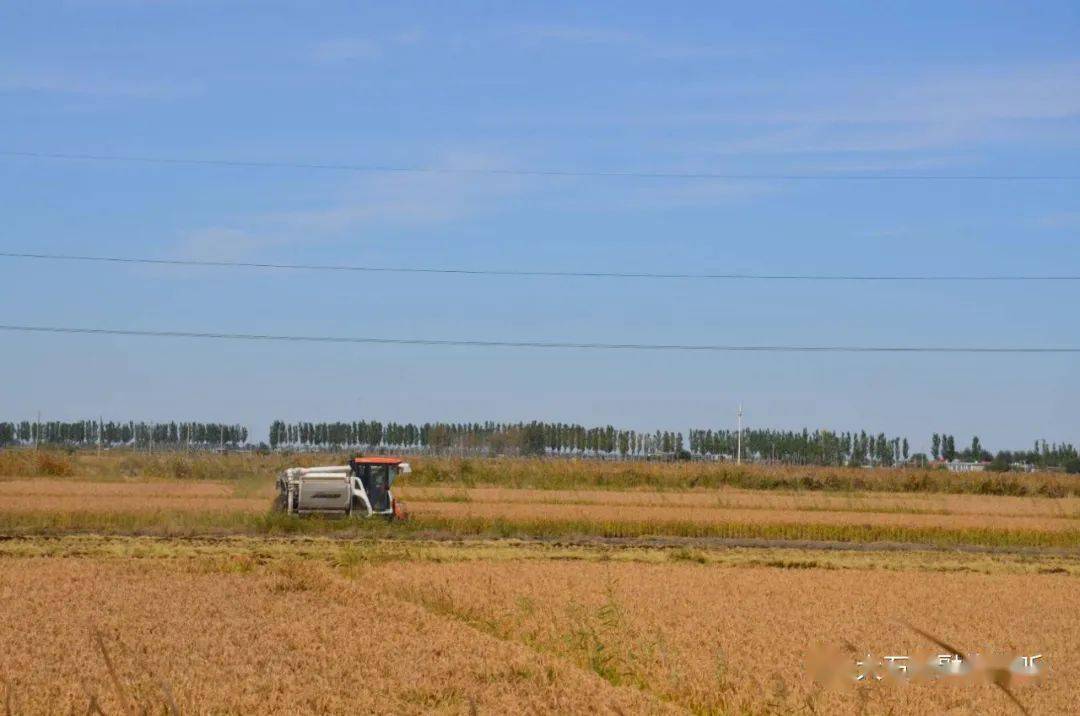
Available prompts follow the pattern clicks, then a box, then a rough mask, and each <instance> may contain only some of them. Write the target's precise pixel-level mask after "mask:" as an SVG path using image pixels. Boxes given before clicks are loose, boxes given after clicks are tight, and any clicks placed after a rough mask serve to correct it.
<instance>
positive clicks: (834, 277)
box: [0, 251, 1080, 281]
mask: <svg viewBox="0 0 1080 716" xmlns="http://www.w3.org/2000/svg"><path fill="white" fill-rule="evenodd" d="M0 258H9V259H36V260H45V261H91V262H99V263H116V264H152V265H160V266H209V267H215V268H251V269H284V270H298V271H355V272H364V273H420V274H458V275H464V276H518V277H526V276H531V277H547V278H645V279H703V280H732V281H734V280H746V281H749V280H761V281H1080V274H1077V275H1054V274H981V275H980V274H954V275H912V274H906V275H905V274H768V273H656V272H649V271H642V272H633V271H534V270H513V269H470V268H423V267H414V266H350V265H334V264H284V263H265V262H255V261H207V260H199V259H151V258H139V257H131V256H82V255H76V254H42V253H30V252H16V251H0Z"/></svg>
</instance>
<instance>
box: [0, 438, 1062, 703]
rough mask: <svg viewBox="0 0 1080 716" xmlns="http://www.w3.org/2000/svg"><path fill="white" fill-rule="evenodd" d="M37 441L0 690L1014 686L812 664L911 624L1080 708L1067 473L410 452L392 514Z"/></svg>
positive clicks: (667, 695)
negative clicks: (833, 680)
mask: <svg viewBox="0 0 1080 716" xmlns="http://www.w3.org/2000/svg"><path fill="white" fill-rule="evenodd" d="M46 458H47V459H46V460H45V462H43V463H40V464H39V462H40V456H34V454H33V453H28V452H26V451H24V452H23V453H22V454H19V455H16V456H14V457H12V456H10V455H9V456H7V457H5V456H4V454H3V453H0V485H2V488H3V489H2V490H0V704H2V705H3V708H4V709H5V711H4V713H5V714H6V713H11V714H22V713H31V714H33V713H72V712H75V713H88V712H90V713H96V712H101V713H106V714H110V715H111V714H133V713H143V712H145V713H193V712H194V713H430V712H437V713H461V714H474V713H499V714H501V713H613V714H631V713H701V714H714V713H715V714H788V713H804V714H833V713H840V714H844V713H852V714H856V713H895V714H923V713H937V712H942V713H980V714H982V713H1020V711H1019V709H1018V708H1017V707H1016V706H1015V705H1014V704H1012V703H1011V702H1010V701H1009V699H1008V697H1007V696H1006V695H1005V693H1004V692H1003V691H1002V690H1001V689H999V688H997V687H996V686H993V685H992V684H990V683H988V682H987V681H986V680H985V679H982V680H980V679H974V680H971V681H968V682H956V683H954V682H953V681H934V682H930V683H913V684H888V683H863V684H861V685H858V686H855V685H852V684H848V685H847V687H846V688H838V687H836V686H835V685H824V684H821V683H818V682H816V681H815V679H814V674H813V671H812V670H811V669H809V668H808V666H807V660H808V658H809V657H811V656H812V655H813V654H814V653H815V652H816V651H817V650H818V649H819V648H827V649H832V650H834V651H836V653H837V654H839V655H840V656H841V657H842V658H843V659H844V660H845V663H847V662H851V664H852V665H853V664H854V661H855V659H856V657H857V655H861V654H864V653H870V654H877V655H885V654H910V655H915V654H916V653H922V652H923V651H927V653H929V652H931V651H934V650H939V649H938V647H935V646H934V645H933V644H931V643H929V642H928V640H927V639H926V638H924V637H922V636H920V635H918V634H917V633H916V632H915V631H913V630H912V629H910V628H909V627H907V626H905V625H904V622H905V621H906V622H910V623H911V624H913V625H915V626H917V627H919V628H921V629H924V630H926V631H927V632H930V633H932V634H933V635H936V636H937V637H939V638H940V639H942V640H944V641H946V642H948V643H950V644H955V645H956V646H957V647H959V648H962V649H966V650H971V651H983V650H987V649H992V650H996V651H1009V652H1015V653H1041V654H1044V655H1045V659H1046V661H1047V662H1048V663H1049V664H1050V671H1049V673H1048V675H1046V676H1045V677H1044V678H1043V679H1041V680H1038V681H1035V682H1032V683H1020V684H1013V690H1014V691H1015V694H1016V695H1017V697H1018V698H1019V699H1020V700H1021V702H1022V703H1023V704H1024V705H1025V706H1026V707H1027V708H1029V709H1030V711H1031V712H1032V713H1076V712H1080V679H1078V678H1077V677H1076V676H1075V675H1076V674H1078V673H1080V671H1078V670H1080V619H1078V618H1077V616H1076V605H1077V603H1078V597H1077V595H1078V594H1080V496H1078V494H1077V493H1074V492H1073V491H1072V488H1071V487H1070V486H1069V485H1068V484H1067V483H1065V482H1064V480H1065V479H1066V478H1065V477H1064V476H1035V477H1033V478H1032V479H1033V482H1032V483H1031V484H1030V485H1029V484H1027V483H1024V484H1023V485H1022V489H1018V488H1016V487H1015V485H1013V486H1011V487H1010V486H1009V485H1008V484H1007V483H1006V484H1005V487H1004V488H1003V489H998V487H1000V486H1001V483H993V485H992V487H993V489H989V490H988V489H983V488H982V487H980V484H981V483H977V482H970V481H969V482H965V483H963V484H961V485H959V486H958V487H956V489H953V488H952V486H950V485H948V484H947V483H944V482H941V476H940V475H931V476H930V477H929V478H928V479H929V480H930V481H929V482H917V483H911V482H910V479H912V478H913V476H911V475H909V476H907V477H901V476H900V475H899V474H894V475H879V474H876V473H877V472H878V471H866V472H869V473H875V474H872V475H866V476H863V475H858V474H856V475H851V474H849V473H858V471H841V472H840V473H831V472H828V471H825V472H821V473H817V474H815V476H814V480H816V481H817V482H810V483H806V482H805V481H803V479H802V477H799V473H797V472H795V471H791V472H784V471H783V470H772V469H766V470H760V471H757V470H754V471H751V472H748V473H745V474H743V476H742V477H738V478H737V479H727V478H724V479H719V478H716V475H717V474H718V473H710V472H708V469H712V468H711V467H709V466H705V467H702V466H669V467H671V468H672V469H673V470H674V471H675V473H676V474H675V475H674V477H671V479H669V480H667V481H664V480H663V479H659V478H658V479H657V480H656V481H654V482H650V481H649V480H648V479H646V478H649V476H654V477H655V476H656V475H657V474H658V473H657V472H656V471H658V470H661V469H662V467H663V466H656V465H645V466H630V467H629V468H628V467H625V466H624V467H622V468H620V467H617V466H609V465H604V466H602V467H598V468H592V467H587V466H586V467H585V468H584V469H585V471H586V473H587V476H586V478H585V479H584V480H583V481H582V483H581V484H574V483H570V482H568V479H569V477H570V475H571V473H570V472H566V471H568V470H570V469H571V468H570V467H567V466H566V465H565V464H562V463H558V464H555V463H553V464H552V467H551V471H552V474H551V475H548V476H546V477H545V476H544V473H543V472H542V469H543V467H544V465H543V463H542V462H541V461H491V463H490V464H489V463H487V462H484V461H450V460H443V461H431V462H428V463H426V465H425V463H423V462H421V461H418V463H419V465H418V470H417V472H418V473H419V474H418V476H417V479H415V480H414V479H411V478H412V477H413V476H410V477H409V478H405V479H403V481H402V482H401V484H400V486H399V488H398V490H397V494H398V496H399V497H400V498H402V499H403V500H404V502H405V503H406V506H407V509H408V511H409V513H410V517H411V519H410V520H409V521H408V522H405V523H395V524H387V523H385V522H382V521H376V522H367V521H358V520H349V521H346V520H327V519H321V518H312V519H297V518H293V517H289V516H285V515H278V514H270V512H269V507H270V501H271V497H272V494H273V473H274V471H273V470H270V469H268V468H269V467H271V466H272V465H271V462H270V461H272V460H279V461H280V460H283V459H285V458H283V457H282V456H218V458H213V457H207V456H192V457H187V456H138V455H135V456H132V455H126V456H125V455H108V454H106V455H102V456H96V455H77V456H74V458H73V459H72V461H71V463H70V464H69V463H67V462H63V463H61V464H57V463H53V462H50V461H51V460H54V459H56V456H54V455H51V454H46ZM187 460H191V462H190V463H187V462H184V461H187ZM304 460H305V461H306V462H308V463H309V464H310V463H311V462H326V461H327V456H304ZM177 461H180V462H177ZM500 464H501V465H503V466H504V467H505V468H506V470H507V474H506V475H504V476H503V477H502V478H500V477H499V474H500V473H498V472H497V468H498V466H499V465H500ZM278 466H280V465H274V467H275V468H276V467H278ZM5 467H6V468H7V469H6V470H5V469H3V468H5ZM42 467H44V468H47V469H45V470H42V469H41V468H42ZM707 468H708V469H707ZM620 470H622V471H623V472H620ZM626 470H631V472H632V474H628V473H625V471H626ZM229 471H234V472H229ZM897 472H898V473H899V471H897ZM178 473H182V474H179V475H178ZM225 473H227V474H225ZM440 475H441V476H442V477H443V478H445V479H438V478H439V476H440ZM620 475H621V477H620ZM709 475H712V477H708V476H709ZM747 475H748V476H749V477H747ZM837 475H839V477H837ZM702 476H705V477H702ZM830 476H831V477H830ZM728 477H730V474H729V475H728ZM803 477H805V475H803ZM855 477H858V478H859V479H865V480H869V481H870V483H872V484H870V485H869V486H867V485H866V484H864V485H862V486H861V487H860V486H856V487H855V488H852V486H851V483H850V480H852V479H854V478H855ZM1028 477H1029V476H1006V479H1008V480H1024V479H1027V478H1028ZM714 478H715V479H714ZM841 478H843V479H845V480H849V483H848V488H852V489H842V486H841V485H840V483H839V482H836V480H839V479H841ZM963 479H965V480H970V479H971V478H963ZM995 479H1001V478H1000V476H997V477H995ZM777 480H779V482H777ZM830 480H833V481H832V482H830ZM692 483H693V484H692ZM911 484H917V485H921V486H922V487H923V488H926V489H909V486H910V485H911ZM755 485H756V487H754V486H755ZM807 485H809V486H807ZM995 485H996V487H994V486H995ZM1047 485H1050V486H1051V488H1047V487H1046V486H1047ZM931 488H933V489H931ZM995 492H1004V493H1007V494H993V493H995Z"/></svg>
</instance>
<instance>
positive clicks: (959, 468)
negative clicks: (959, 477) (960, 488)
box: [939, 460, 989, 472]
mask: <svg viewBox="0 0 1080 716" xmlns="http://www.w3.org/2000/svg"><path fill="white" fill-rule="evenodd" d="M939 464H942V465H944V466H945V469H946V470H948V471H949V472H982V471H984V470H985V469H986V466H987V465H988V464H989V463H986V462H964V461H963V460H952V461H949V462H945V461H944V460H942V461H941V462H940V463H939Z"/></svg>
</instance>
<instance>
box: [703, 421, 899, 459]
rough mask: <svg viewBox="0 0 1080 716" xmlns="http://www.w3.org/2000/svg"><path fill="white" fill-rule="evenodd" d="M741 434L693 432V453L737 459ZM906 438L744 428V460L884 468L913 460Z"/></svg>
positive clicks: (734, 432) (879, 434) (729, 431)
mask: <svg viewBox="0 0 1080 716" xmlns="http://www.w3.org/2000/svg"><path fill="white" fill-rule="evenodd" d="M737 451H738V433H737V432H736V431H734V430H691V431H690V452H691V453H693V454H695V455H703V456H706V457H729V458H730V457H734V456H735V454H736V452H737ZM909 453H910V446H909V444H908V440H907V438H900V437H892V438H890V437H887V436H886V435H885V433H878V434H877V435H874V434H871V433H867V432H866V431H865V430H864V431H861V432H858V433H855V432H843V433H841V432H833V431H831V430H815V431H814V432H810V431H809V430H806V429H804V430H802V431H801V432H799V431H793V430H768V429H744V430H743V432H742V457H743V459H744V460H750V461H754V462H781V463H788V464H792V463H794V464H799V465H855V466H862V465H881V466H891V465H896V464H898V463H901V462H906V461H907V460H908V458H909V457H910V454H909Z"/></svg>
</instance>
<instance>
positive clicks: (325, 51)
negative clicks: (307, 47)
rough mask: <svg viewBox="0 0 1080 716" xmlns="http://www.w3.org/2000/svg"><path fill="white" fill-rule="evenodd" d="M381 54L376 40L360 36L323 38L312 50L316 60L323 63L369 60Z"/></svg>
mask: <svg viewBox="0 0 1080 716" xmlns="http://www.w3.org/2000/svg"><path fill="white" fill-rule="evenodd" d="M381 54H382V48H381V47H380V46H379V44H378V43H377V42H375V41H373V40H368V39H365V38H360V37H342V38H336V39H332V40H324V41H323V42H320V43H319V44H318V45H316V46H315V48H314V50H313V51H312V56H313V57H314V58H315V60H316V61H317V62H325V63H337V62H353V61H356V60H370V59H374V58H376V57H378V56H380V55H381Z"/></svg>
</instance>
